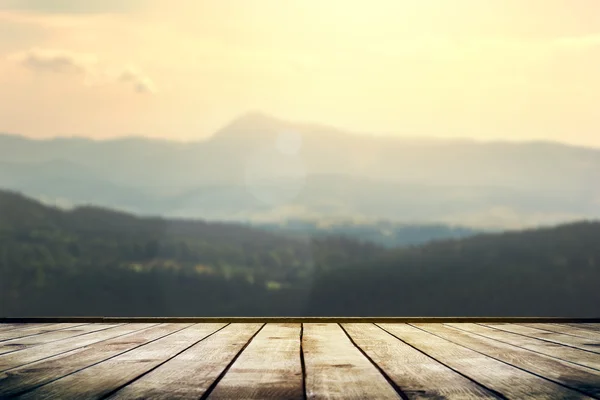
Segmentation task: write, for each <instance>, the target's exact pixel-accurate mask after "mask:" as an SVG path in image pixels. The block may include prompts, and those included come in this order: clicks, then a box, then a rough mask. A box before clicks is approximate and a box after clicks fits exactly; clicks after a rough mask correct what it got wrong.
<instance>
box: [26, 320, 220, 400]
mask: <svg viewBox="0 0 600 400" xmlns="http://www.w3.org/2000/svg"><path fill="white" fill-rule="evenodd" d="M224 325H225V324H195V325H191V326H185V327H183V329H181V330H178V331H176V332H174V333H171V334H169V335H167V336H163V337H162V338H160V339H158V340H155V341H153V342H150V343H147V344H145V345H143V346H141V347H138V348H136V349H134V350H131V351H128V352H126V353H123V354H120V355H119V356H117V357H114V358H111V359H110V360H106V361H104V362H102V363H100V364H96V365H93V366H91V367H89V368H86V369H83V370H81V371H78V372H75V373H73V374H71V375H67V376H65V377H63V378H61V379H58V380H56V381H53V382H50V383H48V384H46V385H44V386H41V387H38V388H37V389H34V390H32V391H30V392H27V393H26V394H24V395H22V396H20V398H21V399H55V398H73V397H75V396H76V397H77V398H78V399H100V398H103V397H105V396H107V395H109V394H110V393H111V392H113V391H115V390H117V389H119V388H121V387H122V386H124V385H127V384H128V383H130V382H131V381H133V380H134V379H136V378H138V377H139V376H141V375H143V374H145V373H147V372H148V371H150V370H152V369H153V368H156V367H158V366H159V365H161V364H162V363H164V362H166V361H168V360H169V359H171V358H172V357H174V356H176V355H177V354H179V353H180V352H182V351H184V350H185V349H187V348H189V347H190V346H193V345H194V344H196V343H198V342H199V341H201V340H202V339H204V338H205V337H206V336H208V335H210V334H212V333H214V332H215V331H216V330H218V329H220V328H221V327H223V326H224Z"/></svg>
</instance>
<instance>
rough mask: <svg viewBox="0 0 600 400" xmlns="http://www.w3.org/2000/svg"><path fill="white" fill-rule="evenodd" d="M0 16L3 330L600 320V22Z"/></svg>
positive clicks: (392, 4) (156, 0) (304, 11)
mask: <svg viewBox="0 0 600 400" xmlns="http://www.w3.org/2000/svg"><path fill="white" fill-rule="evenodd" d="M177 4H178V5H177V6H176V7H175V6H173V4H171V3H170V2H166V1H164V0H148V1H137V0H123V1H120V2H112V1H95V0H90V1H87V2H85V3H84V2H47V1H41V0H39V1H38V0H8V1H1V0H0V316H82V315H104V316H275V315H282V316H286V315H287V316H302V315H305V316H317V315H340V316H562V317H598V316H599V311H600V309H599V308H598V306H597V304H600V291H599V290H597V286H598V284H599V283H600V244H599V243H600V241H599V239H600V222H599V218H600V185H599V182H600V135H599V130H598V128H599V127H600V114H599V113H598V112H597V105H598V104H600V78H599V75H598V73H597V71H598V70H600V30H599V28H598V24H597V21H596V20H595V19H594V18H593V16H594V15H600V3H597V2H595V1H588V0H577V1H572V2H565V1H561V0H546V1H543V2H541V1H531V2H527V3H524V2H522V1H517V0H506V1H496V2H485V3H484V2H479V1H475V0H457V1H455V2H445V1H438V0H423V1H421V2H418V3H417V2H399V1H396V0H377V1H375V2H374V3H373V4H370V5H369V4H367V3H360V4H359V3H356V4H349V2H343V1H341V0H331V1H328V2H326V4H325V3H324V2H319V1H317V0H298V1H296V0H294V1H292V0H290V1H288V2H285V4H284V2H280V1H278V0H264V1H263V0H261V1H258V0H257V1H250V0H227V1H217V0H214V1H213V0H194V1H192V0H181V1H180V2H178V3H177Z"/></svg>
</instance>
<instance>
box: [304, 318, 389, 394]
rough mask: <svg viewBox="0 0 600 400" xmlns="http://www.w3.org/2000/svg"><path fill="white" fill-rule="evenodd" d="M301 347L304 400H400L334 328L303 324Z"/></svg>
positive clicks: (334, 325)
mask: <svg viewBox="0 0 600 400" xmlns="http://www.w3.org/2000/svg"><path fill="white" fill-rule="evenodd" d="M302 347H303V352H304V362H305V364H306V378H305V382H306V395H307V398H310V399H321V398H327V399H369V398H371V399H400V398H401V397H400V395H399V394H398V392H396V390H395V389H394V387H392V385H390V384H389V383H388V381H387V380H386V378H385V377H384V376H383V375H382V374H381V373H380V372H379V371H378V370H377V368H376V367H375V366H374V365H373V364H372V363H371V362H370V361H369V360H368V359H367V358H366V357H365V356H364V355H363V354H362V353H361V352H360V351H359V350H358V349H357V348H356V347H355V346H354V345H353V344H352V342H351V341H350V339H348V336H346V334H345V332H344V331H343V330H342V328H341V327H340V326H339V325H338V324H331V323H330V324H312V323H311V324H304V334H303V344H302Z"/></svg>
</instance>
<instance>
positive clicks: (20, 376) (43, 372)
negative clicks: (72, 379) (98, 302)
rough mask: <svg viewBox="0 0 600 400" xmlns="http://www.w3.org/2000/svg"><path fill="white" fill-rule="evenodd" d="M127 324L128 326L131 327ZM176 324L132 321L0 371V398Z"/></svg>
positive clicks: (146, 339) (127, 347) (133, 345)
mask: <svg viewBox="0 0 600 400" xmlns="http://www.w3.org/2000/svg"><path fill="white" fill-rule="evenodd" d="M133 325H134V324H130V325H129V327H133ZM177 327H179V329H181V328H180V325H179V324H164V325H162V324H135V328H137V329H138V330H137V331H135V332H132V333H128V334H125V335H122V336H119V337H115V338H113V339H108V340H105V341H103V342H98V343H94V344H92V345H89V346H86V347H80V348H78V349H75V350H72V351H69V352H66V353H62V354H59V355H57V356H53V357H50V358H46V359H44V360H42V361H37V362H34V363H31V364H27V365H25V366H23V367H19V368H13V369H11V370H9V371H6V372H2V373H0V398H5V397H9V396H16V395H18V394H20V393H23V392H26V391H28V390H31V389H33V388H35V387H36V386H41V385H43V384H45V383H48V382H50V381H53V380H56V379H59V378H62V377H63V376H66V375H69V374H72V373H73V372H76V371H78V370H80V369H83V368H86V367H89V366H91V365H93V364H96V363H98V362H101V361H103V360H106V359H108V358H111V357H114V356H116V355H118V354H121V353H123V352H125V351H128V350H131V349H133V348H136V347H138V346H141V345H143V344H145V343H147V342H149V341H151V340H154V339H157V338H160V337H163V336H165V335H167V334H169V333H171V332H173V330H174V329H175V328H177Z"/></svg>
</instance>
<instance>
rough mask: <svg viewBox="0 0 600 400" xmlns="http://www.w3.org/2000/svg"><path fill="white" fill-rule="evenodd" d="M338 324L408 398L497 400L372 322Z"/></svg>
mask: <svg viewBox="0 0 600 400" xmlns="http://www.w3.org/2000/svg"><path fill="white" fill-rule="evenodd" d="M342 327H343V328H344V329H345V330H346V332H347V333H348V334H349V335H350V337H351V338H352V340H353V341H354V343H356V345H358V346H359V347H360V348H361V349H362V350H363V351H364V352H365V353H366V354H367V355H368V356H369V357H370V358H371V359H372V360H373V361H374V362H375V363H376V364H377V365H378V366H379V367H380V368H381V369H383V370H384V371H385V373H386V374H387V375H388V376H389V377H390V378H391V379H392V380H393V381H394V383H396V385H397V386H398V387H400V388H401V389H402V392H403V393H404V394H405V395H406V397H408V398H409V399H413V398H419V399H441V398H443V399H497V398H498V396H496V395H494V394H493V393H492V392H490V391H488V390H486V389H485V388H483V387H482V386H480V385H478V384H477V383H474V382H473V381H471V380H469V379H467V378H465V377H464V376H462V375H460V374H458V373H457V372H455V371H453V370H452V369H450V368H448V367H446V366H445V365H444V364H441V363H439V362H438V361H436V360H434V359H433V358H431V357H429V356H427V355H425V354H423V353H422V352H421V351H419V350H416V349H415V348H413V347H411V346H409V345H408V344H406V343H404V342H402V341H400V340H398V339H397V338H395V337H394V336H392V335H390V334H389V333H387V332H385V331H383V330H382V329H380V328H379V327H377V326H376V325H373V324H343V325H342Z"/></svg>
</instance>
